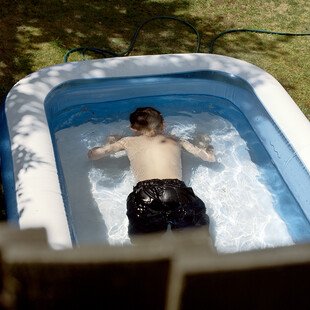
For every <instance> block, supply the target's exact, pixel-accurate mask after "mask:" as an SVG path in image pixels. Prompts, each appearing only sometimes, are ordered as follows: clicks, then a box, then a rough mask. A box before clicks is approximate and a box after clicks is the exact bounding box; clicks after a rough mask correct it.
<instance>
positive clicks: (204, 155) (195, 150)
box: [180, 140, 216, 162]
mask: <svg viewBox="0 0 310 310" xmlns="http://www.w3.org/2000/svg"><path fill="white" fill-rule="evenodd" d="M180 144H181V146H182V147H183V148H184V149H185V150H186V151H187V152H189V153H191V154H193V155H194V156H196V157H199V158H201V159H202V160H204V161H210V162H215V161H216V159H215V155H214V152H213V148H211V147H208V148H200V147H197V146H195V145H193V144H192V143H190V142H189V141H187V140H181V141H180Z"/></svg>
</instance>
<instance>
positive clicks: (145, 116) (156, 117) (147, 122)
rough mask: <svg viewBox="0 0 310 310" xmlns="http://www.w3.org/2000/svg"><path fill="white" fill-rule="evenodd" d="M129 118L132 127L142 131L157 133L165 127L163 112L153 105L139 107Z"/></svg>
mask: <svg viewBox="0 0 310 310" xmlns="http://www.w3.org/2000/svg"><path fill="white" fill-rule="evenodd" d="M129 120H130V124H131V128H132V129H135V130H137V131H140V132H142V133H147V134H151V135H156V134H157V133H158V132H161V131H162V129H163V123H164V119H163V117H162V115H161V113H160V112H159V111H157V110H156V109H154V108H151V107H144V108H137V109H136V110H135V111H134V112H132V113H131V114H130V117H129Z"/></svg>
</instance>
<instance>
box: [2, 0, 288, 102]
mask: <svg viewBox="0 0 310 310" xmlns="http://www.w3.org/2000/svg"><path fill="white" fill-rule="evenodd" d="M2 2H3V3H2V8H1V13H0V14H1V15H2V16H0V17H1V18H0V26H1V30H2V31H1V34H0V96H1V97H3V95H5V93H7V92H8V90H9V89H10V88H11V87H12V86H13V85H14V83H15V82H16V81H18V80H19V79H21V78H22V77H24V76H25V75H27V74H29V73H31V72H33V71H35V70H37V69H39V68H40V61H38V58H40V57H43V58H44V59H43V60H42V66H46V65H53V64H55V63H60V62H62V56H63V54H64V53H65V51H66V50H68V49H71V48H74V47H80V46H90V47H97V48H105V49H109V50H114V51H116V52H118V53H120V52H122V51H124V50H126V48H127V47H128V44H129V42H130V40H131V38H132V35H133V33H134V31H135V29H136V28H137V27H138V26H139V25H141V23H142V22H144V21H145V20H147V19H149V18H152V17H154V16H158V15H166V16H178V17H180V18H183V19H185V20H187V21H188V22H190V23H191V24H193V26H195V27H197V29H198V31H199V32H200V33H201V34H202V36H203V39H202V48H201V51H203V52H207V51H208V48H207V43H208V41H209V40H210V38H211V37H212V36H214V35H215V34H218V33H219V32H221V31H222V30H223V29H222V28H223V25H225V16H213V17H212V18H210V19H207V20H206V19H203V18H201V17H199V18H198V17H197V16H193V15H191V14H190V13H186V12H187V11H189V10H187V9H188V8H189V2H190V1H188V0H181V1H180V0H175V1H170V2H167V3H163V2H160V3H159V2H150V1H146V0H132V1H127V0H120V1H113V0H108V1H101V0H100V1H99V0H93V1H82V0H45V1H40V0H24V1H22V2H21V1H18V0H4V1H2ZM179 12H183V13H182V14H180V13H179ZM184 12H185V13H184ZM233 27H234V25H233V24H232V23H231V22H230V24H229V25H227V28H233ZM227 28H226V29H227ZM278 40H282V39H281V38H278V39H277V38H276V39H274V40H272V41H269V42H268V44H266V43H265V39H264V38H259V37H258V36H255V35H252V36H248V35H244V36H242V37H241V38H240V39H239V40H235V42H234V43H233V51H234V50H235V52H237V51H238V50H240V49H242V50H243V51H244V50H245V49H246V50H247V49H248V50H249V51H253V50H255V51H264V52H265V53H267V54H268V55H269V56H271V57H278V56H279V54H281V52H280V51H279V50H277V46H278ZM223 42H225V41H224V40H223V39H221V41H220V40H219V43H218V44H217V45H216V49H215V53H217V52H219V53H221V54H227V53H231V52H233V51H232V48H231V46H232V45H231V44H229V45H227V44H225V43H223ZM44 44H47V46H46V47H45V48H44V47H43V45H44ZM195 47H196V36H195V34H194V33H193V31H192V30H191V29H190V28H188V27H186V26H185V25H184V24H181V23H179V22H176V21H171V20H157V21H152V22H151V23H149V24H147V25H146V26H145V27H144V28H143V29H142V31H141V33H140V35H139V37H138V40H137V42H136V47H135V48H134V50H133V52H132V55H143V54H144V55H145V54H162V53H184V52H193V51H194V50H195ZM42 50H43V52H42ZM52 50H54V54H51V56H49V54H50V53H53V51H52ZM40 53H41V54H40ZM42 53H43V54H44V55H42Z"/></svg>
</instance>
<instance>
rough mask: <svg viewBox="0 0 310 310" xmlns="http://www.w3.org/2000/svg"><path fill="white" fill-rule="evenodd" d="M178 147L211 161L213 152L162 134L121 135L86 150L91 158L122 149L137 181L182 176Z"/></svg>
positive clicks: (98, 157) (213, 158)
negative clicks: (116, 138) (111, 141)
mask: <svg viewBox="0 0 310 310" xmlns="http://www.w3.org/2000/svg"><path fill="white" fill-rule="evenodd" d="M181 147H183V148H184V149H185V150H186V151H188V152H189V153H192V154H193V155H195V156H197V157H200V158H201V159H202V160H205V161H215V157H214V154H213V152H210V151H207V150H205V149H201V148H199V147H196V146H194V145H193V144H191V143H190V142H188V141H185V140H183V141H178V140H176V139H172V138H169V137H166V136H164V135H162V134H159V135H156V136H148V135H140V136H133V137H125V138H122V139H120V140H118V141H117V142H114V143H111V144H110V143H108V144H106V145H103V146H101V147H97V148H94V149H92V150H90V151H89V153H88V156H89V157H90V158H91V159H95V160H96V159H100V158H102V157H104V156H105V155H107V154H109V153H115V152H117V151H120V150H126V152H127V156H128V158H129V161H130V165H131V169H132V172H133V174H134V176H135V179H136V181H137V182H139V181H144V180H150V179H179V180H182V164H181Z"/></svg>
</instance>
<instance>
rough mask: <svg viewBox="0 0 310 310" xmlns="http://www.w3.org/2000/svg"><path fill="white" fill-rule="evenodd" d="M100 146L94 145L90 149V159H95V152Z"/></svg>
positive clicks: (88, 154)
mask: <svg viewBox="0 0 310 310" xmlns="http://www.w3.org/2000/svg"><path fill="white" fill-rule="evenodd" d="M97 149H99V147H94V148H92V149H91V150H89V151H88V153H87V156H88V158H89V159H95V152H94V151H96V150H97Z"/></svg>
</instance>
